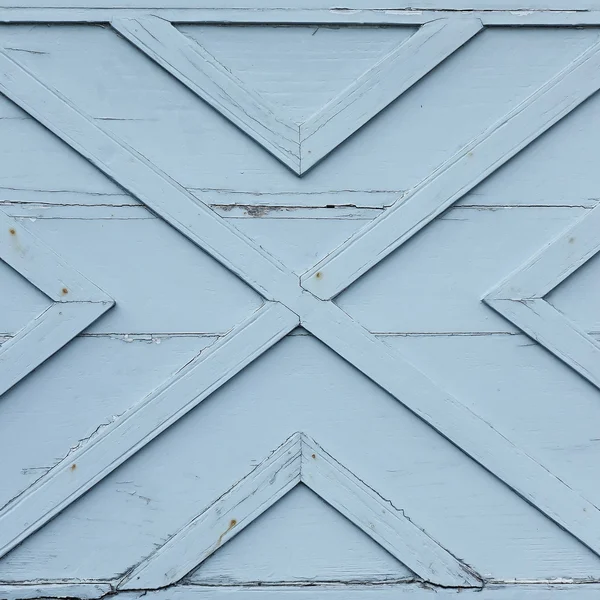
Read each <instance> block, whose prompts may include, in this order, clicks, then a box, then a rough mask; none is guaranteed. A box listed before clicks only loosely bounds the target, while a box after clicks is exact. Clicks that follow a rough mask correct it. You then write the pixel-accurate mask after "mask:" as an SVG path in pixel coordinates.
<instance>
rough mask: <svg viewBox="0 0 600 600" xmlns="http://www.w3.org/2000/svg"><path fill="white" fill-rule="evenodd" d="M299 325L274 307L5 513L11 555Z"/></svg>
mask: <svg viewBox="0 0 600 600" xmlns="http://www.w3.org/2000/svg"><path fill="white" fill-rule="evenodd" d="M297 325H298V317H297V316H296V315H295V314H294V313H291V311H289V310H288V309H286V308H285V307H284V306H282V305H281V304H279V303H268V304H266V305H265V306H264V307H263V308H261V309H260V310H258V311H257V312H255V313H254V314H253V315H252V316H251V317H250V318H249V319H247V320H246V321H245V322H244V323H242V324H241V325H239V326H238V327H236V328H235V329H234V330H233V331H232V332H231V333H229V334H228V335H227V336H225V337H224V338H222V339H220V340H219V341H218V342H216V343H215V344H214V345H213V346H211V347H210V348H209V350H207V352H206V353H202V354H201V355H200V356H199V357H197V358H196V359H195V360H193V361H192V362H190V363H189V364H188V365H186V366H185V367H184V368H183V369H181V370H180V371H178V372H177V373H176V374H175V375H174V376H173V377H172V378H170V379H168V380H167V381H166V382H165V383H164V384H163V385H161V386H159V387H158V388H157V389H156V390H154V391H153V392H152V393H151V394H149V395H148V396H147V397H146V398H145V399H144V400H142V401H141V402H139V403H138V404H137V405H136V406H135V407H133V408H132V409H130V410H129V411H127V412H126V413H124V414H123V415H122V416H120V417H119V418H118V419H116V420H115V421H113V422H112V423H111V424H110V425H109V426H107V427H105V428H104V429H103V430H102V431H100V432H99V433H98V434H97V435H96V436H95V437H92V438H90V439H89V440H87V441H86V443H84V444H82V445H81V447H79V448H78V449H77V450H76V451H75V452H72V453H71V454H69V455H68V456H67V457H66V458H65V459H64V460H63V461H62V462H60V463H58V464H57V465H56V466H55V467H53V468H52V469H51V470H50V471H49V472H48V473H47V474H46V475H44V476H43V477H41V478H40V479H38V480H37V481H36V483H35V484H34V485H33V486H31V487H30V488H28V490H27V491H26V492H25V493H23V494H22V495H20V496H19V497H17V498H16V499H15V500H14V501H13V502H11V503H9V504H8V505H7V506H6V507H5V508H4V509H3V510H2V511H0V524H1V525H2V527H0V556H2V555H4V554H6V553H7V552H8V551H9V550H11V549H12V548H14V547H15V546H16V545H17V544H19V543H20V542H21V541H23V540H24V539H25V538H27V537H28V536H29V535H31V533H33V532H34V531H36V530H37V529H39V528H40V527H41V526H42V525H44V524H45V523H47V522H48V521H49V520H50V519H51V518H52V517H53V516H55V515H56V514H58V513H59V512H60V511H61V510H62V509H63V508H65V507H66V506H68V505H69V504H70V503H71V502H73V501H74V500H75V499H76V498H78V497H79V496H81V495H82V494H84V493H85V492H86V491H87V490H89V489H90V488H91V487H92V486H93V485H95V484H96V483H97V482H98V481H100V480H101V479H103V478H104V477H105V476H106V475H107V474H108V473H110V472H111V471H113V470H114V469H116V468H117V467H118V466H119V465H120V464H122V463H123V462H124V461H126V460H127V459H128V458H129V457H130V456H132V455H133V454H134V453H135V452H137V451H138V450H139V449H140V448H142V447H143V446H145V445H146V444H147V443H148V442H150V441H151V440H153V439H154V438H155V437H156V436H157V435H159V434H160V433H161V432H163V431H164V430H165V429H167V427H169V426H170V425H171V424H172V423H174V422H175V421H177V420H178V419H179V418H181V417H182V416H183V415H184V414H186V413H187V412H189V411H190V410H191V409H192V408H194V407H195V406H197V405H198V404H199V403H200V402H202V400H204V399H205V398H207V397H208V396H209V395H210V394H211V393H212V392H213V391H214V390H216V389H217V388H218V387H220V386H221V385H222V384H223V383H225V382H226V381H228V380H229V379H231V378H232V377H233V376H234V375H235V374H236V373H238V372H239V371H240V370H242V369H243V368H244V367H245V366H246V365H247V364H249V363H250V362H251V361H252V360H254V359H255V358H256V357H257V356H259V355H260V354H262V353H263V352H265V351H266V350H267V349H268V348H270V347H271V346H272V345H273V344H275V343H276V342H277V341H279V340H280V339H281V338H282V337H283V336H285V335H286V334H287V333H289V331H291V330H292V329H293V328H294V327H296V326H297Z"/></svg>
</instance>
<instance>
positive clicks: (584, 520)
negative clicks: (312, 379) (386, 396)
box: [302, 302, 600, 555]
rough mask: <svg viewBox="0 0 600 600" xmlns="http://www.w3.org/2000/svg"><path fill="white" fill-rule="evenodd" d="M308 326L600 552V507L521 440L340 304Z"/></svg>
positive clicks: (307, 320) (323, 307)
mask: <svg viewBox="0 0 600 600" xmlns="http://www.w3.org/2000/svg"><path fill="white" fill-rule="evenodd" d="M302 326H303V327H304V328H306V329H307V330H308V331H310V332H311V333H312V334H313V335H315V336H316V337H318V338H319V339H320V340H321V341H322V342H323V343H325V344H327V346H329V347H330V348H331V349H332V350H334V351H335V352H337V353H338V354H339V355H340V356H341V357H342V358H344V359H345V360H347V361H348V362H349V363H350V364H351V365H353V366H354V367H356V368H357V369H358V370H359V371H361V372H362V373H364V374H365V375H366V376H367V377H369V378H370V379H371V380H372V381H374V382H375V383H377V384H378V385H379V386H380V387H382V388H383V389H384V390H386V391H387V392H389V393H390V394H391V395H392V396H394V397H395V398H396V399H397V400H398V401H399V402H401V403H402V404H403V405H404V406H406V407H407V408H408V409H409V410H410V411H412V412H413V413H414V414H415V415H417V416H418V417H420V418H421V419H422V420H423V421H425V422H426V423H428V424H429V425H430V426H431V427H433V428H434V429H435V430H436V431H437V432H438V433H440V434H441V435H442V436H444V437H445V438H446V439H448V440H449V441H450V442H452V443H453V444H454V445H455V446H457V447H458V448H459V449H460V450H461V451H462V452H464V453H465V454H467V455H468V456H470V457H471V458H472V459H473V460H474V461H476V462H477V463H479V464H480V465H481V466H482V467H484V468H485V469H486V470H488V471H489V472H490V473H492V475H494V476H496V477H497V478H498V479H499V480H500V481H502V482H503V483H505V484H506V485H507V486H508V487H510V488H511V489H512V490H513V491H515V492H516V493H517V494H518V495H519V496H521V497H522V498H523V499H524V500H526V501H527V502H529V503H530V504H531V505H532V506H533V507H534V508H536V509H537V510H539V511H540V512H542V513H543V514H545V515H546V516H547V517H548V518H550V519H551V520H552V521H554V522H555V523H557V524H558V525H559V526H560V527H562V528H563V529H565V530H566V531H568V532H569V533H571V535H573V536H574V537H576V538H577V539H578V540H579V541H581V542H582V543H583V544H585V545H586V546H587V547H588V548H590V549H591V550H592V551H593V552H595V553H596V554H598V555H600V509H599V508H598V507H597V506H596V505H594V504H592V503H591V502H589V501H588V500H586V499H585V498H584V497H582V496H581V495H579V494H578V493H577V492H576V491H575V490H573V489H572V488H570V487H569V486H568V485H567V484H565V483H564V482H563V481H561V480H560V479H559V478H558V477H556V476H555V475H553V474H552V473H551V472H550V471H549V470H548V469H546V467H544V466H543V465H541V464H540V463H538V462H537V461H536V460H535V458H534V457H532V456H529V455H528V454H527V453H526V452H524V451H523V450H521V449H520V448H518V447H517V446H515V445H514V444H513V443H512V442H511V441H510V440H509V439H508V438H507V437H505V436H504V435H503V434H502V433H501V432H500V431H498V430H497V429H495V428H494V427H493V425H492V424H491V423H488V422H487V421H485V420H484V419H482V418H481V417H479V416H478V415H476V414H475V413H474V412H472V411H471V410H470V409H469V408H467V407H466V406H465V405H464V404H461V403H460V402H459V401H458V400H457V399H456V398H454V397H452V396H451V395H450V394H448V393H446V392H444V391H443V390H442V389H440V388H439V387H438V386H437V385H436V384H435V383H434V382H433V381H431V380H430V379H429V378H428V377H427V376H426V375H425V374H423V373H422V372H421V371H419V370H418V369H417V368H416V367H414V366H412V365H411V364H410V363H409V362H408V361H407V360H406V359H405V358H403V357H401V356H400V355H399V354H398V353H397V352H396V351H394V350H393V349H392V348H390V347H389V346H387V345H386V344H385V343H384V342H382V341H380V340H379V339H377V338H376V337H375V336H374V335H373V334H371V333H370V332H368V331H367V330H366V329H364V328H363V327H362V326H360V325H359V324H358V323H356V321H353V320H352V318H351V317H350V316H348V315H347V314H346V313H345V312H344V311H342V310H341V309H340V308H339V307H337V306H336V305H335V304H333V303H331V302H329V303H321V304H320V306H319V308H318V309H316V310H314V311H312V312H311V313H307V314H305V315H303V316H302Z"/></svg>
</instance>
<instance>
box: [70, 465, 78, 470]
mask: <svg viewBox="0 0 600 600" xmlns="http://www.w3.org/2000/svg"><path fill="white" fill-rule="evenodd" d="M76 468H77V464H76V463H73V464H72V465H71V471H74V470H75V469H76Z"/></svg>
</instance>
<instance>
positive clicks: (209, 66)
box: [112, 16, 483, 175]
mask: <svg viewBox="0 0 600 600" xmlns="http://www.w3.org/2000/svg"><path fill="white" fill-rule="evenodd" d="M112 26H113V27H114V28H115V29H116V30H117V31H118V32H119V33H120V34H121V35H122V36H123V37H125V38H126V39H128V40H129V41H130V42H131V43H132V44H134V45H135V46H136V47H137V48H139V49H140V50H141V51H142V52H144V53H145V54H147V55H148V56H149V57H150V58H152V59H153V60H154V61H156V62H157V63H158V64H159V65H160V66H162V67H163V68H164V69H166V70H167V71H168V72H169V73H171V74H172V75H173V76H174V77H176V78H177V79H179V81H181V82H182V83H183V84H184V85H186V86H187V87H188V88H189V89H190V90H192V91H193V92H194V93H196V94H197V95H198V96H200V98H202V99H203V100H205V101H206V102H208V103H209V104H210V105H211V106H212V107H213V108H215V109H216V110H218V111H219V112H220V113H221V114H223V115H224V116H225V117H227V118H228V119H229V120H230V121H231V122H232V123H235V125H237V126H238V127H239V128H240V129H242V131H244V132H245V133H247V134H248V135H249V136H250V137H252V138H253V139H254V140H255V141H257V142H258V143H259V144H261V145H262V146H263V147H264V148H265V149H266V150H268V151H269V152H271V154H273V156H275V157H276V158H278V159H279V160H280V161H281V162H283V163H284V164H285V165H286V166H288V167H289V168H290V169H291V170H292V171H294V173H296V174H297V175H302V174H303V173H306V171H308V170H309V169H310V168H311V167H313V166H314V165H315V164H316V163H318V162H319V161H320V160H322V159H323V158H324V157H325V156H327V154H329V153H330V152H331V151H332V150H333V149H334V148H336V147H337V146H339V145H340V144H341V143H342V142H343V141H344V140H345V139H346V138H348V137H349V136H351V135H352V134H353V133H354V132H355V131H357V130H358V129H359V128H360V127H362V126H363V125H364V124H365V123H367V122H368V121H370V120H371V119H372V118H373V117H374V116H375V115H376V114H377V113H379V112H381V111H382V110H383V109H384V108H385V107H386V106H388V105H389V104H390V103H391V102H393V101H394V100H395V99H396V98H398V97H399V96H400V95H401V94H403V93H404V92H405V91H406V90H408V89H409V88H410V87H411V86H413V85H414V84H415V83H416V82H417V81H419V80H420V79H421V78H423V77H424V76H425V75H427V73H429V72H430V71H431V70H432V69H434V68H435V67H436V66H437V65H438V64H440V63H441V62H442V61H443V60H444V59H445V58H447V57H448V56H450V54H452V53H453V52H454V51H455V50H457V49H458V48H460V47H461V46H462V45H463V44H465V43H466V42H467V41H469V40H470V39H471V38H472V37H473V36H474V35H475V34H477V33H478V32H479V31H480V30H481V28H482V27H483V25H482V24H481V21H480V20H478V19H452V20H446V19H440V20H437V21H432V22H431V23H427V24H425V25H423V26H422V27H421V28H420V29H419V30H418V31H417V32H416V33H415V34H414V35H412V36H411V37H410V38H408V39H407V40H405V41H404V42H403V43H401V44H400V45H398V46H397V47H396V48H394V49H393V50H392V51H391V52H389V53H388V54H387V55H386V56H384V57H383V58H382V59H381V60H380V61H378V62H377V63H376V64H375V65H374V66H373V67H371V68H370V69H369V70H368V71H367V72H366V73H364V74H363V75H362V76H361V77H359V78H358V79H357V80H356V81H355V82H354V83H353V84H352V85H350V86H348V87H347V88H346V89H345V90H343V91H342V92H341V93H340V94H338V95H337V96H336V97H335V98H334V99H333V100H331V101H330V102H328V103H327V104H326V105H325V106H324V107H323V108H321V109H320V110H319V111H318V112H317V113H316V114H314V115H313V116H312V117H310V118H309V119H308V120H307V121H306V122H305V123H302V124H300V125H298V124H296V123H294V122H292V121H291V120H290V119H289V118H287V117H286V115H284V114H281V113H280V112H279V111H278V109H277V108H276V107H274V106H271V105H270V104H269V103H268V102H266V101H265V100H264V99H263V98H261V96H260V95H259V94H258V93H256V92H255V91H254V90H252V89H249V88H248V86H247V85H246V84H244V83H243V82H241V81H240V80H239V79H238V78H237V77H235V75H233V74H232V73H231V72H230V71H229V70H228V69H227V67H226V66H225V65H222V64H220V63H219V62H218V61H217V60H216V58H215V57H214V56H212V54H210V53H209V52H208V51H207V50H205V49H204V48H203V47H202V46H201V45H200V44H198V43H196V42H194V41H192V40H190V39H188V38H187V37H186V36H184V35H183V34H181V33H180V32H179V31H178V30H177V29H176V28H175V27H173V26H172V25H171V24H170V23H169V22H168V21H165V20H164V19H161V18H159V17H154V16H147V17H141V18H137V19H128V18H116V19H113V21H112Z"/></svg>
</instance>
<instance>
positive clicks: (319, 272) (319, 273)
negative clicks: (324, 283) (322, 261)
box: [315, 271, 323, 279]
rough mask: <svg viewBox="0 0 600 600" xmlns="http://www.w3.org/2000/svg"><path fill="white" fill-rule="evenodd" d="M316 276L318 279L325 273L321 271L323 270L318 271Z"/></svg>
mask: <svg viewBox="0 0 600 600" xmlns="http://www.w3.org/2000/svg"><path fill="white" fill-rule="evenodd" d="M315 277H316V278H317V279H321V277H323V273H321V271H317V274H316V275H315Z"/></svg>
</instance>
